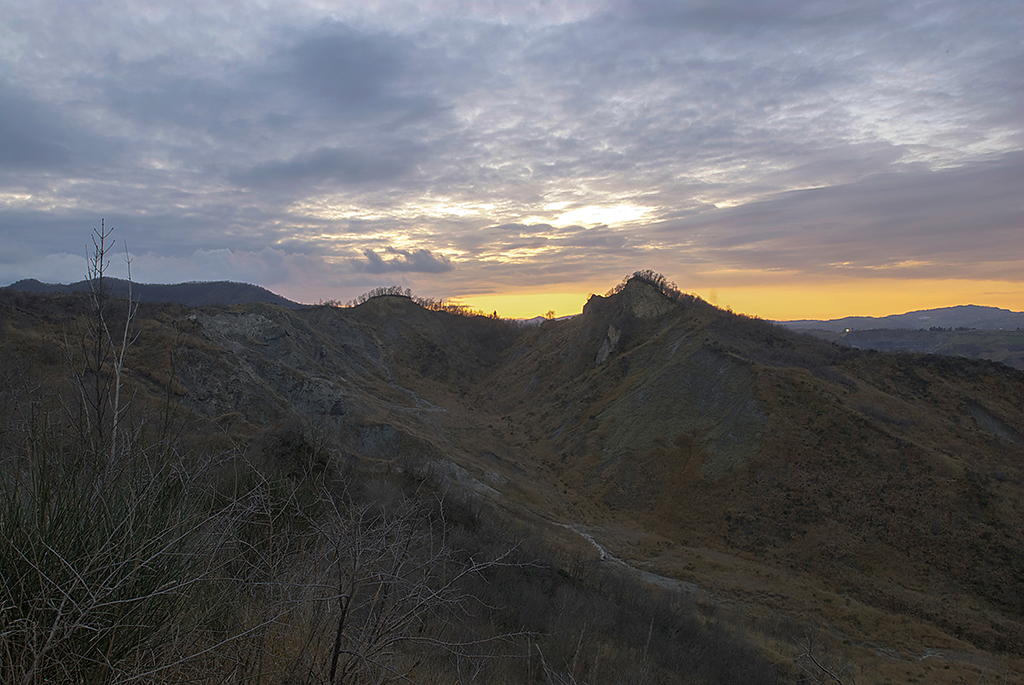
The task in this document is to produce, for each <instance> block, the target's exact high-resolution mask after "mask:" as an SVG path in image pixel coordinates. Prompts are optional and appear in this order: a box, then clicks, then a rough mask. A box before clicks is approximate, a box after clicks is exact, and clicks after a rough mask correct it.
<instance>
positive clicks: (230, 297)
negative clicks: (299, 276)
mask: <svg viewBox="0 0 1024 685" xmlns="http://www.w3.org/2000/svg"><path fill="white" fill-rule="evenodd" d="M103 280H104V282H105V283H106V284H107V287H109V288H110V292H111V294H112V295H114V296H115V297H127V296H128V292H129V282H128V281H127V280H124V279H120V278H113V277H110V276H105V277H104V279H103ZM130 286H131V293H132V297H133V298H135V299H139V300H145V301H147V302H174V303H177V304H183V305H186V306H190V307H202V306H206V305H231V304H247V303H250V302H266V303H269V304H277V305H280V306H282V307H287V308H289V309H298V308H300V307H306V306H308V305H304V304H299V303H298V302H293V301H291V300H289V299H288V298H286V297H283V296H281V295H278V294H277V293H274V292H272V291H270V290H268V289H266V288H264V287H262V286H258V285H251V284H249V283H239V282H236V281H190V282H186V283H173V284H165V283H136V282H134V281H132V282H131V283H130ZM6 287H7V288H10V289H11V290H17V291H23V292H33V293H73V292H87V291H88V290H89V288H90V282H89V281H88V280H82V281H76V282H75V283H70V284H67V285H65V284H63V283H43V282H41V281H38V280H36V279H34V278H26V279H22V280H20V281H15V282H14V283H12V284H10V285H8V286H6Z"/></svg>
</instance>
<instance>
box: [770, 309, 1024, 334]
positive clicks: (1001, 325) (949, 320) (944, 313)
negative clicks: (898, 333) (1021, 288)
mask: <svg viewBox="0 0 1024 685" xmlns="http://www.w3.org/2000/svg"><path fill="white" fill-rule="evenodd" d="M777 323H780V324H782V325H783V326H786V327H787V328H793V329H808V328H813V329H816V330H821V331H836V332H840V331H846V330H847V329H850V330H864V329H875V328H911V329H914V330H920V329H929V328H933V327H935V328H953V329H956V328H978V329H985V330H996V329H1016V328H1021V327H1024V312H1014V311H1010V310H1009V309H999V308H998V307H980V306H978V305H974V304H965V305H960V306H958V307H941V308H939V309H922V310H920V311H916V312H907V313H906V314H893V315H892V316H882V317H877V318H876V317H873V316H847V317H845V318H842V319H831V320H829V321H820V320H814V319H801V320H799V321H779V322H777Z"/></svg>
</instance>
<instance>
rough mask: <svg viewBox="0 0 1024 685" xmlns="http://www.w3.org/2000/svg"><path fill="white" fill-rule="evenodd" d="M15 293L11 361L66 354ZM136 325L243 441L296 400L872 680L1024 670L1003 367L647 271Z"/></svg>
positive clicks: (55, 315)
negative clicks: (577, 285)
mask: <svg viewBox="0 0 1024 685" xmlns="http://www.w3.org/2000/svg"><path fill="white" fill-rule="evenodd" d="M5 297H6V299H5V300H4V303H5V307H4V309H3V311H4V326H3V331H4V333H3V337H2V338H0V345H2V347H3V351H4V353H5V354H6V355H7V358H9V359H12V358H19V359H26V360H27V359H41V358H43V357H45V358H46V359H49V360H50V361H51V362H52V363H53V364H57V362H58V361H59V356H58V355H57V353H56V352H55V351H54V350H55V349H56V347H57V346H58V344H59V339H60V335H61V330H62V329H64V330H66V326H67V323H66V322H67V321H69V320H71V319H73V318H74V316H75V315H76V314H75V312H76V311H79V310H76V309H75V307H76V306H77V307H81V306H82V305H81V304H78V305H75V304H74V303H75V302H76V300H74V299H73V298H71V299H65V300H61V301H57V300H54V299H52V296H39V295H27V294H20V295H17V296H15V295H8V296H5ZM48 297H49V299H48ZM65 297H70V296H65ZM138 325H139V328H140V330H141V331H142V332H143V333H144V335H143V336H140V338H139V340H140V343H139V344H138V345H137V346H136V348H133V350H132V354H133V355H134V357H133V359H132V360H131V364H130V366H131V368H132V372H133V374H134V377H135V379H136V382H137V383H138V385H139V388H140V392H143V391H144V392H145V393H147V394H148V395H150V396H152V397H159V396H160V395H161V394H162V393H165V392H166V391H167V389H168V388H170V391H171V393H172V395H173V397H174V400H175V401H176V402H177V403H179V404H180V405H181V406H183V407H187V408H189V409H190V410H191V411H193V412H196V413H197V414H200V415H202V416H207V417H210V419H211V420H214V421H215V423H216V425H219V426H221V427H222V429H223V430H224V431H225V432H226V433H227V434H229V435H231V436H233V437H232V439H233V440H246V439H252V438H254V437H257V436H258V435H259V434H260V433H261V432H264V431H267V430H269V429H271V428H273V427H274V426H279V425H282V424H284V423H287V422H289V421H296V420H298V421H301V422H303V423H304V424H305V425H307V426H310V427H312V428H313V429H315V431H316V433H317V435H319V436H321V437H322V439H324V440H325V441H328V442H330V443H331V444H333V445H335V446H336V447H337V449H338V450H339V451H340V454H343V455H348V456H347V457H346V458H352V459H360V460H364V461H370V462H379V463H380V464H382V465H390V467H391V468H400V469H409V470H421V471H430V472H432V473H435V474H437V475H438V476H439V477H441V478H442V480H446V481H447V482H448V483H450V486H451V487H453V488H459V489H462V490H464V491H467V492H472V493H475V496H479V497H483V498H487V499H488V500H490V501H492V502H495V503H496V504H498V505H499V506H501V507H503V508H504V509H505V510H506V511H507V512H508V513H509V514H511V515H513V516H516V517H519V518H520V519H521V520H522V521H524V522H528V523H529V524H530V525H532V526H534V527H535V528H536V529H537V530H538V531H540V533H541V534H543V535H546V536H549V537H550V538H551V539H552V540H560V541H561V543H560V544H565V545H566V546H567V549H568V550H572V551H571V553H572V554H576V555H583V557H584V558H585V557H586V556H587V554H588V553H587V552H586V550H588V549H594V548H596V547H600V548H601V550H602V555H603V556H605V557H609V556H610V557H615V558H617V559H619V560H621V561H622V563H626V564H628V565H629V566H631V567H632V568H634V569H636V571H637V573H641V574H642V573H646V574H647V575H642V576H641V577H643V578H645V579H647V580H649V581H651V582H655V583H665V584H666V586H671V587H681V588H684V589H686V588H689V589H691V590H692V589H693V588H694V586H696V587H697V588H699V591H698V596H699V597H700V598H701V601H706V602H710V603H711V604H713V605H714V606H718V607H720V608H721V609H722V610H728V611H731V612H734V613H736V614H738V615H740V616H744V617H747V619H746V620H748V621H749V622H750V625H751V626H753V629H754V630H756V631H761V633H762V634H763V640H764V643H765V648H766V649H767V650H769V651H771V650H779V651H780V655H779V657H778V658H783V657H784V655H782V654H781V652H782V651H784V649H783V648H782V647H779V646H778V645H777V644H776V643H775V642H773V640H780V639H782V637H780V636H779V635H777V634H776V633H777V632H778V630H777V629H776V628H773V627H772V626H776V625H780V623H779V622H780V621H783V622H785V621H796V622H798V623H799V624H804V625H806V624H809V623H815V624H817V625H818V626H819V628H820V629H821V630H822V631H824V633H825V634H827V635H830V636H831V637H832V638H833V639H834V640H835V643H836V644H838V645H842V647H841V650H842V653H843V655H844V658H846V659H849V660H850V661H851V663H853V664H854V665H855V666H856V669H859V670H858V671H856V672H858V673H860V674H862V675H863V677H865V678H868V679H869V680H870V681H871V682H875V680H878V682H881V681H882V680H883V679H885V678H889V679H891V680H892V681H893V682H900V681H906V682H910V681H911V679H920V680H927V681H929V682H958V680H957V679H958V678H967V677H972V675H973V679H974V680H976V679H977V672H978V669H979V668H984V669H987V670H992V669H996V670H998V672H1000V673H1007V674H1009V673H1018V674H1019V673H1024V661H1022V660H1024V649H1022V647H1021V646H1022V645H1024V620H1022V616H1024V595H1022V588H1024V552H1022V550H1024V531H1022V529H1021V526H1020V521H1021V520H1024V409H1022V408H1024V373H1021V372H1019V371H1016V370H1014V369H1010V368H1008V367H1006V366H1003V365H1001V364H995V363H991V362H982V361H973V360H967V359H959V358H950V357H936V356H928V355H889V354H882V353H876V352H872V351H861V350H855V349H851V348H844V347H839V346H836V345H833V344H831V343H829V342H826V341H822V340H818V339H815V338H813V337H811V336H806V335H802V334H799V333H795V332H793V331H790V330H787V329H785V328H783V327H781V326H778V325H775V324H771V323H769V322H765V321H761V320H757V319H749V318H745V317H740V316H736V315H734V314H732V313H730V312H725V311H722V310H718V309H716V308H714V307H712V306H711V305H709V304H707V303H705V302H703V301H701V300H699V299H697V298H693V297H688V296H679V295H678V294H677V293H674V292H672V291H666V290H664V289H663V288H659V287H657V286H656V285H654V284H652V283H649V282H647V281H644V280H642V279H633V280H631V281H629V282H628V283H626V284H625V285H624V287H622V288H621V289H619V291H618V292H616V293H615V294H613V295H610V296H608V297H598V296H595V297H593V298H592V299H591V300H590V302H588V304H587V306H586V307H585V308H584V311H583V313H582V314H581V315H580V316H577V317H574V318H572V319H567V320H563V321H549V322H546V323H543V324H541V325H540V326H537V327H520V326H517V325H515V324H513V323H511V322H507V321H502V320H497V319H490V318H486V317H466V316H455V315H452V314H448V313H445V312H435V311H428V310H426V309H423V308H422V307H419V306H418V305H416V304H415V303H414V302H412V301H411V300H410V299H409V298H405V297H397V296H386V297H378V298H374V299H371V300H370V301H368V302H365V303H363V304H361V305H359V306H357V307H353V308H345V309H342V308H334V307H316V308H310V309H306V310H286V309H283V308H281V307H276V306H271V305H263V304H252V305H244V306H235V307H216V308H212V307H207V308H199V309H191V308H186V307H180V306H171V305H167V306H161V305H148V306H146V307H144V308H143V310H142V311H141V312H140V319H139V321H138ZM46 350H50V351H49V352H45V351H46ZM40 354H43V357H40V356H39V355H40ZM47 354H48V355H49V357H46V355H47ZM44 361H45V360H44ZM33 363H34V364H38V363H40V362H38V361H36V362H33ZM169 365H170V366H173V369H174V373H173V374H171V373H170V372H169V368H168V366H169ZM590 554H593V555H595V556H596V552H590ZM609 563H611V562H609ZM673 583H674V585H673ZM787 625H788V624H787ZM790 637H792V636H790ZM924 657H928V658H927V659H925V658H924ZM857 682H860V680H858V681H857Z"/></svg>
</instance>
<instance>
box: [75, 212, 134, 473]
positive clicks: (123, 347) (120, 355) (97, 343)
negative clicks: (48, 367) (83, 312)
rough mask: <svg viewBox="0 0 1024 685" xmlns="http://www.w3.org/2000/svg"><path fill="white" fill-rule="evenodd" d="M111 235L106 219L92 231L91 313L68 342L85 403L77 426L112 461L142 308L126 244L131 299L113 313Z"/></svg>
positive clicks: (88, 276) (89, 260)
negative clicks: (137, 317)
mask: <svg viewBox="0 0 1024 685" xmlns="http://www.w3.org/2000/svg"><path fill="white" fill-rule="evenodd" d="M112 233H113V228H107V226H106V223H105V222H104V220H102V219H101V220H100V227H99V229H96V230H95V231H93V234H92V250H91V251H89V252H88V253H87V254H86V262H87V264H86V281H87V283H88V285H89V291H88V292H89V305H90V312H89V316H88V318H87V321H86V323H85V326H84V329H83V330H82V331H81V332H80V333H79V335H78V336H76V341H75V344H71V343H69V342H68V341H67V340H66V341H65V343H66V344H65V349H66V351H67V354H68V356H69V358H70V361H71V363H72V367H73V369H74V374H75V383H76V386H77V388H78V393H79V400H80V403H81V411H79V412H77V414H78V420H77V421H76V424H77V425H78V426H79V427H80V430H81V431H82V432H83V437H84V438H87V439H88V441H89V442H90V443H92V445H93V451H94V453H96V454H97V455H101V454H102V455H104V456H109V458H110V463H111V464H113V463H115V462H116V460H117V453H118V449H119V444H118V440H119V435H120V433H119V428H120V424H121V421H122V419H123V417H124V414H125V413H126V409H127V407H126V405H125V403H124V401H123V398H122V390H123V388H124V374H125V371H126V369H125V360H126V355H127V352H128V349H129V347H131V345H132V343H134V342H135V337H134V335H133V333H132V323H133V321H134V318H135V314H136V311H137V310H138V303H137V302H135V301H134V300H133V299H132V272H131V265H132V262H131V256H130V255H129V253H128V249H127V246H125V265H126V267H127V276H128V278H127V280H128V297H127V299H126V300H125V301H124V311H123V312H118V313H117V314H118V315H117V316H116V317H115V312H114V311H113V304H114V302H115V300H116V298H114V297H113V296H112V295H111V290H110V285H109V283H107V279H108V275H107V272H108V269H109V268H110V261H109V255H110V252H111V250H112V249H113V248H114V243H115V241H114V240H113V239H112V238H111V234H112ZM115 318H116V320H115Z"/></svg>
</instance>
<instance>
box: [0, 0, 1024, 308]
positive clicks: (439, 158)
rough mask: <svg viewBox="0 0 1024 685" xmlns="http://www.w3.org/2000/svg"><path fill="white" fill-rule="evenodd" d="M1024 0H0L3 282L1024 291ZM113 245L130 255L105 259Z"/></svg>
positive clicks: (549, 300) (981, 294) (575, 302)
mask: <svg viewBox="0 0 1024 685" xmlns="http://www.w3.org/2000/svg"><path fill="white" fill-rule="evenodd" d="M1022 36H1024V3H1021V2H1017V1H1008V0H975V1H972V2H970V3H965V2H956V1H955V0H949V1H945V0H940V1H936V2H909V1H908V2H875V1H873V0H868V1H865V2H856V1H852V2H847V1H842V2H840V1H839V0H829V1H827V2H818V1H814V0H810V1H803V0H766V1H765V2H755V1H753V0H748V1H742V0H708V1H707V2H704V1H696V2H688V1H672V2H670V1H667V0H609V1H601V0H586V1H585V0H550V1H544V0H541V1H537V2H530V1H528V0H527V1H523V0H519V1H516V2H505V1H504V0H489V1H487V0H484V1H481V2H452V1H448V2H444V1H441V0H416V1H404V0H398V1H394V2H392V1H381V2H372V1H371V2H367V1H366V0H363V1H361V2H332V1H330V0H319V1H316V0H314V1H311V2H290V1H278V0H258V1H253V0H247V1H244V2H236V1H235V0H218V1H217V2H210V1H204V2H190V1H189V0H175V2H173V3H171V2H157V1H155V0H154V1H150V2H146V1H139V2H135V1H133V0H120V1H112V2H102V1H101V2H87V1H82V0H74V1H72V0H63V1H58V2H52V1H50V0H32V1H31V2H29V1H28V0H0V284H7V283H10V282H13V281H15V280H18V279H21V278H37V279H39V280H43V281H49V282H71V281H76V280H81V278H82V277H83V276H84V270H85V262H84V253H85V249H86V245H87V243H88V242H89V233H90V231H91V230H92V229H94V228H96V227H98V226H99V222H100V219H101V218H104V219H105V221H106V222H107V223H108V224H112V225H113V226H114V232H115V237H117V238H118V239H119V241H121V242H119V246H120V244H121V243H127V247H128V248H129V250H130V252H131V254H132V255H133V263H132V276H133V278H134V279H135V280H137V281H141V282H153V283H171V282H179V281H186V280H225V279H226V280H236V281H246V282H251V283H257V284H260V285H263V286H265V287H268V288H270V289H272V290H274V291H276V292H279V293H281V294H283V295H285V296H287V297H290V298H292V299H296V300H299V301H304V302H316V301H319V300H326V299H338V300H347V299H350V298H352V297H354V296H356V295H358V294H360V293H362V292H364V291H366V290H368V289H370V288H373V287H376V286H380V285H391V284H399V285H403V286H408V287H411V288H412V289H413V290H414V291H415V292H417V293H418V294H421V295H424V296H429V297H435V298H440V297H444V298H456V299H460V298H461V299H462V300H463V301H465V302H468V303H470V304H473V305H476V306H480V307H482V308H485V309H487V310H488V311H490V310H491V309H498V310H499V311H500V312H501V313H503V314H506V315H512V316H521V315H532V314H536V313H540V312H543V311H546V310H548V309H554V310H555V311H556V312H557V313H558V314H569V313H573V312H574V311H578V310H579V308H580V307H581V306H582V304H583V302H584V301H585V299H586V296H587V294H588V293H590V292H598V293H603V292H604V291H606V290H608V289H609V288H610V287H612V286H613V285H615V283H617V282H618V281H619V280H620V279H621V278H622V277H623V276H625V275H626V274H628V273H630V272H632V271H634V270H636V269H641V268H650V269H654V270H656V271H659V272H661V273H664V274H665V275H666V276H667V277H668V278H669V279H670V280H672V281H675V282H676V283H677V284H678V285H679V287H680V288H681V289H683V290H685V291H688V292H695V293H697V294H699V295H701V296H702V297H705V299H709V300H711V301H713V302H715V303H717V304H720V305H722V306H726V305H729V306H732V307H733V308H734V309H737V310H739V311H745V312H748V313H752V314H757V315H760V316H764V317H766V318H810V317H815V318H822V317H839V316H843V315H849V314H876V315H879V314H889V313H895V312H902V311H907V310H909V309H917V308H924V307H933V306H944V305H954V304H966V303H975V304H988V305H995V306H1002V307H1007V308H1010V309H1014V310H1022V309H1024V230H1022V229H1024V67H1022V65H1024V40H1022V38H1021V37H1022ZM111 271H112V272H114V275H123V273H119V272H123V264H121V263H119V262H117V260H115V262H114V263H113V264H112V265H111Z"/></svg>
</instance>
